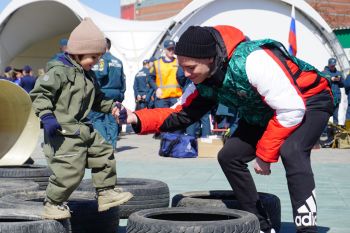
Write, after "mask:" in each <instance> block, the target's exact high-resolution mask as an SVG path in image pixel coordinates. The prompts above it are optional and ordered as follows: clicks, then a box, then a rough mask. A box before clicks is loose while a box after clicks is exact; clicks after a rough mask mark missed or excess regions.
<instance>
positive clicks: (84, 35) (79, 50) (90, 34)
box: [67, 18, 106, 54]
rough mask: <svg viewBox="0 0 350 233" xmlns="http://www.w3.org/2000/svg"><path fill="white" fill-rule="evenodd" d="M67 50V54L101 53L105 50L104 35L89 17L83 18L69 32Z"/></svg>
mask: <svg viewBox="0 0 350 233" xmlns="http://www.w3.org/2000/svg"><path fill="white" fill-rule="evenodd" d="M67 52H68V53H69V54H96V53H98V54H103V53H105V52H106V39H105V36H104V35H103V33H102V31H101V30H100V29H99V28H98V27H97V26H96V24H94V22H93V21H92V20H91V19H90V18H84V20H83V21H81V23H80V24H79V25H78V26H77V27H76V28H75V29H74V30H73V31H72V32H71V34H70V36H69V40H68V44H67Z"/></svg>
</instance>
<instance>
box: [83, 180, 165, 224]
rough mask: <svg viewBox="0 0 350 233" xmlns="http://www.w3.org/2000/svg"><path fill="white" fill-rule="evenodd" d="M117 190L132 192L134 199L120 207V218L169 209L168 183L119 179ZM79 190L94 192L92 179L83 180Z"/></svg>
mask: <svg viewBox="0 0 350 233" xmlns="http://www.w3.org/2000/svg"><path fill="white" fill-rule="evenodd" d="M116 187H117V188H121V189H122V190H123V191H125V192H131V193H132V194H133V198H132V199H130V200H129V201H128V202H127V203H125V204H122V205H121V206H120V207H119V217H120V218H125V219H126V218H128V217H129V215H130V214H132V213H134V212H136V211H139V210H145V209H153V208H160V207H169V201H170V199H169V187H168V185H167V184H166V183H164V182H162V181H159V180H153V179H141V178H118V179H117V184H116ZM77 190H80V191H93V190H95V188H94V187H93V184H92V181H91V179H87V180H83V181H82V182H81V184H80V185H79V187H78V188H77Z"/></svg>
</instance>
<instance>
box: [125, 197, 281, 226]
mask: <svg viewBox="0 0 350 233" xmlns="http://www.w3.org/2000/svg"><path fill="white" fill-rule="evenodd" d="M259 196H260V200H261V202H262V204H263V205H264V207H265V209H266V210H267V212H268V215H269V217H270V220H271V222H272V227H273V228H274V229H275V230H276V232H279V230H280V227H281V206H280V200H279V198H278V197H277V196H275V195H272V194H268V193H259ZM172 207H175V208H158V209H149V210H142V211H138V212H135V213H133V214H131V215H130V217H129V219H128V224H127V233H136V232H142V233H146V232H147V233H156V232H168V233H175V232H193V233H194V232H208V233H209V232H223V233H259V232H260V226H259V220H258V219H257V217H256V216H255V215H253V214H250V213H248V212H246V211H241V210H239V208H240V206H239V204H238V201H237V199H236V198H235V194H234V192H233V191H221V190H216V191H207V192H203V191H202V192H187V193H182V194H178V195H175V196H174V197H173V199H172Z"/></svg>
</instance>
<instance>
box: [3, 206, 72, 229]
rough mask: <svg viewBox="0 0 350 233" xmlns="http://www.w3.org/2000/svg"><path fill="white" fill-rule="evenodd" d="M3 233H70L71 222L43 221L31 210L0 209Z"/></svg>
mask: <svg viewBox="0 0 350 233" xmlns="http://www.w3.org/2000/svg"><path fill="white" fill-rule="evenodd" d="M0 232H1V233H14V232H15V233H38V232H40V233H69V232H71V229H70V223H69V220H62V221H55V220H43V219H41V217H40V216H36V215H35V214H33V212H32V211H30V210H19V209H0Z"/></svg>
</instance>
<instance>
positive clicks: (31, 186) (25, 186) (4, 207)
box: [0, 178, 70, 233]
mask: <svg viewBox="0 0 350 233" xmlns="http://www.w3.org/2000/svg"><path fill="white" fill-rule="evenodd" d="M37 190H39V184H37V183H36V182H34V181H31V180H20V179H9V178H6V179H4V178H0V232H1V233H13V232H16V233H17V232H18V233H37V232H42V233H53V232H57V233H68V232H70V231H69V229H70V223H69V221H61V222H58V221H54V220H43V219H42V218H41V217H40V213H39V212H36V211H35V209H32V208H18V207H17V204H15V205H13V204H9V203H6V201H5V200H2V198H4V197H6V196H8V195H19V194H22V195H27V194H28V193H30V192H36V191H37Z"/></svg>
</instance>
